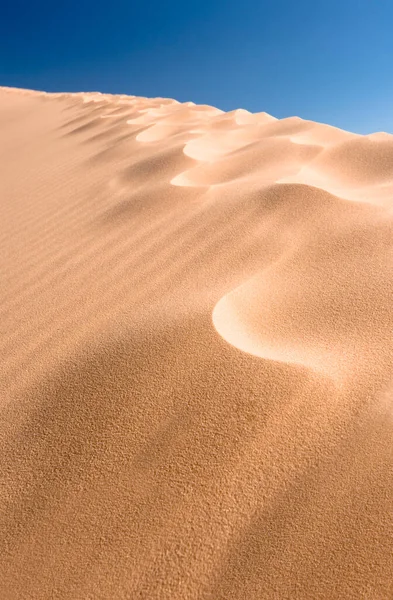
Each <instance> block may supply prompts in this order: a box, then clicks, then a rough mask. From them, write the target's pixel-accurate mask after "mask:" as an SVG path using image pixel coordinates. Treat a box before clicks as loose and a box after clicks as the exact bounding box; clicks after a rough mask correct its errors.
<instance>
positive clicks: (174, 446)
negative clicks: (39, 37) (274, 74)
mask: <svg viewBox="0 0 393 600" xmlns="http://www.w3.org/2000/svg"><path fill="white" fill-rule="evenodd" d="M0 199H1V219H0V240H1V241H0V244H1V251H0V273H1V287H0V311H1V319H0V326H1V343H0V348H1V380H0V385H1V404H0V477H1V481H0V532H1V534H0V598H1V599H3V600H36V599H37V600H57V599H71V600H87V599H89V600H101V599H102V600H123V599H124V600H125V599H128V600H134V599H135V600H138V599H139V600H264V599H267V600H276V599H277V600H296V599H299V600H303V599H304V600H306V599H307V600H335V599H337V600H347V599H348V600H349V599H353V600H390V599H391V598H393V376H392V370H393V369H392V364H393V360H392V359H393V336H392V332H393V310H392V308H393V136H390V135H387V134H382V133H380V134H373V135H369V136H360V135H355V134H351V133H348V132H345V131H342V130H339V129H336V128H333V127H330V126H328V125H323V124H318V123H314V122H311V121H304V120H301V119H299V118H288V119H283V120H277V119H275V118H274V117H272V116H270V115H268V114H266V113H259V114H251V113H249V112H247V111H244V110H238V111H233V112H230V113H225V112H222V111H220V110H218V109H215V108H213V107H210V106H198V105H195V104H193V103H192V102H189V103H185V104H181V103H178V102H176V101H174V100H167V99H162V98H155V99H147V98H139V97H134V96H110V95H102V94H96V93H87V94H85V93H81V94H46V93H40V92H32V91H27V90H15V89H10V88H1V89H0Z"/></svg>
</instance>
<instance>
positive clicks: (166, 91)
mask: <svg viewBox="0 0 393 600" xmlns="http://www.w3.org/2000/svg"><path fill="white" fill-rule="evenodd" d="M392 63H393V0H340V1H339V0H326V1H321V0H313V1H311V0H298V1H296V2H295V1H290V0H271V1H266V2H264V1H263V0H259V1H258V0H243V1H242V2H239V1H238V2H232V1H231V0H229V1H226V2H225V1H223V0H210V1H207V0H199V1H195V0H188V1H186V0H183V1H182V2H179V1H177V0H175V1H172V2H171V1H170V0H168V2H164V1H163V0H160V1H157V0H146V1H145V2H143V1H140V0H137V1H136V0H132V1H128V2H127V1H125V0H112V1H111V2H108V0H105V2H103V1H102V0H95V1H94V2H93V1H92V0H79V1H78V2H75V1H74V0H69V1H68V2H53V0H52V1H51V2H49V1H48V0H47V1H43V0H37V2H27V1H26V0H15V1H14V2H13V3H12V4H11V2H8V3H7V5H6V6H4V7H3V11H2V18H1V20H0V84H1V85H8V86H16V87H28V88H33V89H42V90H46V91H82V90H83V91H91V90H98V91H102V92H111V93H126V94H127V93H128V94H135V95H141V96H164V97H171V98H176V99H177V100H180V101H186V100H192V101H194V102H197V103H205V104H212V105H214V106H218V107H219V108H222V109H224V110H231V109H233V108H240V107H241V108H246V109H248V110H251V111H253V112H257V111H262V110H264V111H266V112H269V113H271V114H273V115H275V116H276V117H279V118H282V117H286V116H292V115H298V116H301V117H303V118H307V119H313V120H317V121H322V122H325V123H330V124H332V125H336V126H339V127H343V128H345V129H349V130H352V131H356V132H359V133H370V132H372V131H381V130H384V131H389V132H392V133H393V66H392Z"/></svg>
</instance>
